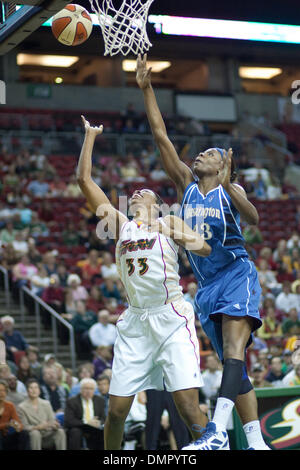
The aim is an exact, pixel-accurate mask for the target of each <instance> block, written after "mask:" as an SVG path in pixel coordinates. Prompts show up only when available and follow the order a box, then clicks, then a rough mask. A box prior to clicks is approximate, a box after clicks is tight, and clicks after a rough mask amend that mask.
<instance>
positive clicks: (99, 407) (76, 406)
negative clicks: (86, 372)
mask: <svg viewBox="0 0 300 470" xmlns="http://www.w3.org/2000/svg"><path fill="white" fill-rule="evenodd" d="M96 388H97V383H96V382H95V380H93V379H89V378H87V379H83V380H81V382H80V394H78V395H76V396H74V397H72V398H69V399H68V400H67V403H66V411H65V421H64V423H65V428H66V430H67V435H68V449H69V450H80V449H81V448H82V446H83V437H84V438H85V440H86V444H87V447H88V449H90V450H103V448H104V437H103V423H104V420H105V400H104V398H102V397H100V396H97V395H96V394H95V391H96Z"/></svg>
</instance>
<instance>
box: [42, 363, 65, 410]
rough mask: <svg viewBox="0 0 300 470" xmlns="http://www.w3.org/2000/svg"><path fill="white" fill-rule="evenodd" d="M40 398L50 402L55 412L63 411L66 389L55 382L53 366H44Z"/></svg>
mask: <svg viewBox="0 0 300 470" xmlns="http://www.w3.org/2000/svg"><path fill="white" fill-rule="evenodd" d="M41 398H44V400H48V401H50V403H51V406H52V409H53V411H54V412H55V413H63V412H64V409H65V405H66V399H67V391H66V389H65V388H64V387H61V386H59V385H58V384H57V373H56V370H55V368H54V367H47V366H46V367H44V369H43V381H42V383H41Z"/></svg>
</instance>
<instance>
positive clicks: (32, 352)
mask: <svg viewBox="0 0 300 470" xmlns="http://www.w3.org/2000/svg"><path fill="white" fill-rule="evenodd" d="M26 355H27V357H28V361H29V364H30V367H31V370H32V371H33V372H34V375H35V376H36V377H37V378H38V379H39V378H40V377H41V372H42V364H41V363H40V362H39V350H38V348H37V347H35V346H29V347H28V348H27V350H26Z"/></svg>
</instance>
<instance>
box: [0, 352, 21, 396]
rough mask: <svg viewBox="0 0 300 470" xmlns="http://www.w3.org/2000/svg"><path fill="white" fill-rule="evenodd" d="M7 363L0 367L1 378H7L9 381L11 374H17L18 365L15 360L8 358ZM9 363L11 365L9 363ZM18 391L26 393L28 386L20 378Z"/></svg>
mask: <svg viewBox="0 0 300 470" xmlns="http://www.w3.org/2000/svg"><path fill="white" fill-rule="evenodd" d="M6 362H7V365H6V366H2V367H0V380H5V381H6V382H8V379H9V377H10V375H11V374H16V372H17V366H16V364H15V363H14V362H12V361H10V360H9V359H7V360H6ZM8 364H9V365H8ZM11 365H12V367H11ZM17 392H18V393H23V394H25V395H26V387H25V385H24V384H23V382H21V381H20V380H18V379H17Z"/></svg>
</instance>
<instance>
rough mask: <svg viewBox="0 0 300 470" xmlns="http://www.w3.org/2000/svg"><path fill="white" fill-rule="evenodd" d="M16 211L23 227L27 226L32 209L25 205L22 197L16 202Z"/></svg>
mask: <svg viewBox="0 0 300 470" xmlns="http://www.w3.org/2000/svg"><path fill="white" fill-rule="evenodd" d="M16 213H17V214H20V218H21V222H22V224H23V225H24V226H25V227H28V226H29V225H30V223H31V218H32V214H33V212H32V210H31V209H30V208H29V207H26V206H25V203H24V201H23V200H22V199H20V200H19V201H18V202H17V207H16Z"/></svg>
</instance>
